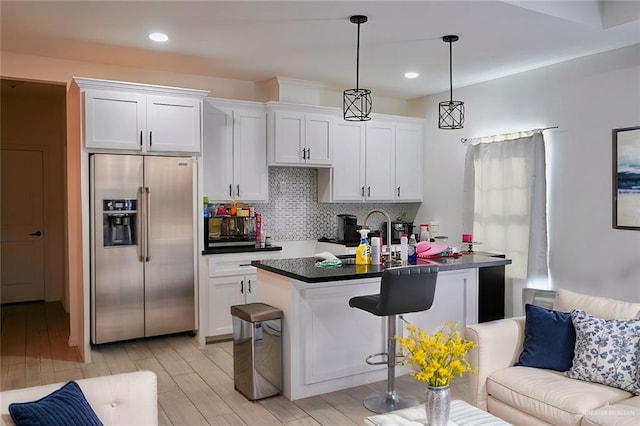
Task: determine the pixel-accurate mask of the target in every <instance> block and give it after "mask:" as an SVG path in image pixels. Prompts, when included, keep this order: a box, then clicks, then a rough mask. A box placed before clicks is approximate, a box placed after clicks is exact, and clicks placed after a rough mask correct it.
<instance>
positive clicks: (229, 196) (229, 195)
mask: <svg viewBox="0 0 640 426" xmlns="http://www.w3.org/2000/svg"><path fill="white" fill-rule="evenodd" d="M229 197H231V184H229Z"/></svg>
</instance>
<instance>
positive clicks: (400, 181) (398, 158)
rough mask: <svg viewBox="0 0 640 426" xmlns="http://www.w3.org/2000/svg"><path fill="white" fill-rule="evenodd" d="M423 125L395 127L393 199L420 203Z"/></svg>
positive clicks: (406, 124) (398, 125)
mask: <svg viewBox="0 0 640 426" xmlns="http://www.w3.org/2000/svg"><path fill="white" fill-rule="evenodd" d="M423 127H424V126H423V125H422V124H415V123H404V122H399V123H396V125H395V134H396V143H395V167H394V169H395V178H396V187H395V199H396V200H397V201H422V176H423V173H422V168H423V167H424V163H423V160H422V138H423V136H422V135H423V133H422V131H423Z"/></svg>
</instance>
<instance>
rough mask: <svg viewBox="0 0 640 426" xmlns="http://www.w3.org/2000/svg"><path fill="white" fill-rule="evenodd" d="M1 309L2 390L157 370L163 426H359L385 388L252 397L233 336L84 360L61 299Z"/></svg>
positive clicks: (456, 390) (145, 345)
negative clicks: (240, 388) (245, 392)
mask: <svg viewBox="0 0 640 426" xmlns="http://www.w3.org/2000/svg"><path fill="white" fill-rule="evenodd" d="M0 311H1V322H0V327H1V339H0V354H1V357H0V360H1V374H0V380H1V383H0V388H1V389H2V390H7V389H17V388H22V387H27V386H35V385H41V384H48V383H56V382H65V381H69V380H75V379H81V378H87V377H95V376H102V375H109V374H117V373H124V372H129V371H135V370H151V371H153V372H155V373H156V374H157V375H158V416H159V423H160V424H161V425H194V424H212V425H272V424H274V425H280V424H286V425H354V424H357V425H360V424H362V420H363V418H364V417H367V416H370V415H372V414H373V413H371V412H369V411H368V410H367V409H366V408H364V406H363V405H362V400H363V399H364V398H366V397H367V396H369V395H370V394H372V393H375V392H384V391H385V390H386V382H384V381H382V382H377V383H373V384H370V385H365V386H358V387H354V388H350V389H345V390H342V391H337V392H331V393H327V394H323V395H318V396H315V397H310V398H305V399H301V400H297V401H295V402H291V401H289V400H287V399H286V398H284V397H282V396H278V397H272V398H267V399H264V400H261V401H258V402H250V401H248V400H247V399H246V398H245V397H244V396H242V394H240V393H238V392H236V391H235V390H234V388H233V356H232V350H233V348H232V342H230V341H224V342H219V343H211V344H208V345H206V346H205V347H201V346H199V344H198V341H197V339H196V338H194V337H189V336H184V335H179V336H168V337H157V338H148V339H139V340H134V341H128V342H123V343H112V344H105V345H100V346H99V347H96V348H93V350H92V357H93V362H91V363H88V364H85V363H82V362H80V357H79V353H78V351H77V350H76V349H75V348H71V347H69V346H68V345H67V339H68V336H69V319H68V315H66V314H65V313H64V311H63V309H62V306H61V304H60V303H31V304H18V305H6V306H2V308H1V309H0ZM363 362H364V360H363ZM396 383H397V388H398V390H399V391H402V392H407V393H410V394H412V395H414V396H415V397H416V398H421V399H422V397H423V394H424V386H423V385H421V384H420V383H419V382H418V381H416V380H415V379H413V378H412V377H410V376H402V377H399V378H398V379H397V381H396ZM465 395H466V383H465V380H464V379H460V380H458V381H457V382H454V384H453V386H452V398H453V399H465Z"/></svg>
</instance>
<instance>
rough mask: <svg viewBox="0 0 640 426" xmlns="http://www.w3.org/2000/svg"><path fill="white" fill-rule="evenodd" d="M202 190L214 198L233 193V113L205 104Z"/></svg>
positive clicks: (226, 196) (223, 199) (223, 198)
mask: <svg viewBox="0 0 640 426" xmlns="http://www.w3.org/2000/svg"><path fill="white" fill-rule="evenodd" d="M203 115H204V125H203V130H204V132H203V144H202V163H203V167H202V169H203V170H202V173H203V180H204V181H203V184H202V191H203V192H202V193H203V195H205V196H207V197H209V200H211V201H229V200H230V199H231V197H232V196H233V192H232V191H233V112H232V111H231V110H228V109H224V108H218V107H216V106H213V105H211V104H210V103H208V102H207V103H205V106H204V114H203Z"/></svg>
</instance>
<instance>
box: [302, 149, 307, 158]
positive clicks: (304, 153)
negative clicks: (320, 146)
mask: <svg viewBox="0 0 640 426" xmlns="http://www.w3.org/2000/svg"><path fill="white" fill-rule="evenodd" d="M302 159H303V160H306V159H307V150H306V149H304V148H302Z"/></svg>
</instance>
